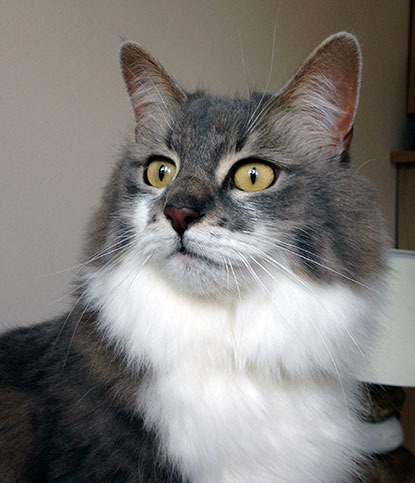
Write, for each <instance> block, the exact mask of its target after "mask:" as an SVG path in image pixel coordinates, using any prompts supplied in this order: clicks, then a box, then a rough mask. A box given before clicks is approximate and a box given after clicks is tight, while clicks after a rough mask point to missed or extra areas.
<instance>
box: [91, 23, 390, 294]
mask: <svg viewBox="0 0 415 483" xmlns="http://www.w3.org/2000/svg"><path fill="white" fill-rule="evenodd" d="M120 60H121V68H122V73H123V76H124V80H125V83H126V86H127V89H128V93H129V96H130V99H131V103H132V106H133V109H134V113H135V119H136V129H135V141H134V142H132V143H131V144H130V145H129V146H128V147H127V148H126V150H125V153H124V156H123V157H122V159H121V161H120V162H119V163H118V165H117V168H116V170H115V172H114V174H113V176H112V179H111V182H110V183H109V185H108V187H107V190H106V194H105V199H104V204H103V208H102V210H101V212H100V215H99V217H98V221H97V225H96V228H95V230H94V235H93V237H92V242H91V244H90V249H89V253H88V256H89V257H90V258H93V257H94V256H95V257H96V258H95V261H94V262H93V263H96V264H98V265H101V267H105V266H106V267H107V268H104V270H107V269H111V268H112V267H113V266H116V264H117V263H118V262H119V261H120V260H122V259H123V257H126V256H128V257H129V258H130V260H132V262H131V263H134V264H136V267H134V268H135V270H137V272H138V271H139V270H140V268H141V267H142V266H143V265H144V264H145V265H148V266H152V267H153V268H154V270H156V271H157V272H158V273H159V275H160V277H164V278H165V279H166V280H168V281H170V282H171V283H172V284H174V285H175V286H176V287H178V288H179V289H180V290H183V291H185V292H192V293H196V294H199V295H207V296H212V295H214V296H217V295H219V294H225V293H234V294H237V293H238V292H239V293H241V292H246V291H247V290H249V289H250V287H252V285H253V284H255V285H256V286H260V287H261V286H262V287H264V288H266V287H267V286H268V285H269V284H272V283H273V281H275V279H276V278H278V276H279V275H280V274H282V275H284V276H288V277H291V278H293V279H296V280H299V281H300V282H301V281H302V280H314V281H316V282H317V283H324V282H327V281H332V280H333V279H336V280H337V281H339V282H341V283H346V284H352V285H359V284H364V283H365V282H366V281H368V280H369V279H370V278H371V277H372V276H374V274H376V271H377V269H378V266H379V259H380V253H381V243H380V242H379V233H380V231H381V228H380V223H381V221H380V215H379V213H378V210H377V206H376V199H375V196H374V195H373V192H372V190H371V188H370V187H369V186H368V184H367V183H366V182H364V181H363V180H361V179H360V178H359V177H357V176H355V175H354V174H353V173H352V171H351V169H350V166H349V163H348V149H349V145H350V141H351V137H352V129H353V121H354V117H355V112H356V107H357V102H358V96H359V85H360V72H361V54H360V48H359V45H358V43H357V41H356V39H355V38H354V37H353V36H352V35H350V34H348V33H339V34H336V35H333V36H331V37H329V38H328V39H327V40H326V41H325V42H323V43H322V44H321V45H320V46H319V47H318V48H317V49H316V50H315V51H314V52H313V53H312V54H311V56H310V57H309V58H308V59H307V60H306V61H305V63H304V64H303V66H302V67H301V68H300V69H299V71H298V72H297V73H296V74H295V75H294V76H293V78H292V79H291V80H290V81H289V82H288V83H287V84H286V85H285V86H284V87H283V88H282V89H281V90H280V91H279V92H277V93H276V94H270V93H257V92H255V93H252V94H251V95H249V96H248V97H247V98H220V97H215V96H211V95H208V94H206V93H204V92H195V93H190V94H189V93H186V92H185V91H184V90H183V89H182V88H181V87H180V86H179V85H178V84H177V83H176V82H175V81H174V80H173V79H172V77H171V76H169V75H168V74H167V73H166V71H165V70H164V69H163V67H162V66H161V65H160V64H159V63H158V62H157V61H156V60H154V59H153V58H152V57H151V56H150V55H149V54H148V53H147V52H146V51H145V50H143V49H142V48H141V47H140V46H139V45H138V44H136V43H133V42H125V43H124V44H123V45H122V47H121V52H120ZM99 252H100V253H99ZM97 253H98V255H96V254H97ZM105 264H107V265H105Z"/></svg>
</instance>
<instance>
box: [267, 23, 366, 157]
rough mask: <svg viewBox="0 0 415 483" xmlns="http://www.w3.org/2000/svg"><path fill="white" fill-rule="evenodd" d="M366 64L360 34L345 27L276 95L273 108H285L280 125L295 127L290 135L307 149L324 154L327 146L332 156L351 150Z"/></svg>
mask: <svg viewBox="0 0 415 483" xmlns="http://www.w3.org/2000/svg"><path fill="white" fill-rule="evenodd" d="M361 67H362V60H361V51H360V46H359V43H358V41H357V39H356V38H355V37H354V36H353V35H352V34H349V33H347V32H339V33H337V34H335V35H332V36H330V37H328V38H327V39H326V40H325V41H324V42H323V43H322V44H320V45H319V46H318V47H317V49H316V50H314V52H312V54H311V55H310V56H309V57H308V58H307V60H306V61H305V62H304V64H303V65H302V67H301V68H300V69H299V70H298V72H297V73H296V74H295V75H294V77H293V78H292V79H291V80H290V81H289V82H288V83H287V84H286V86H285V87H283V89H282V90H281V91H280V92H279V93H278V94H277V95H276V97H275V101H274V106H275V109H272V111H274V112H278V111H279V113H280V114H279V115H277V120H278V121H280V122H278V127H282V128H283V130H287V129H288V128H290V130H291V131H292V132H291V133H288V132H287V134H288V135H289V137H290V134H291V137H294V139H293V141H295V142H296V147H297V148H299V149H300V151H303V152H304V154H311V153H312V152H313V151H314V152H315V151H316V150H317V151H318V152H319V154H320V156H321V151H322V150H323V151H324V150H326V151H327V153H326V154H327V155H328V156H329V157H332V156H333V154H335V155H338V154H341V153H342V152H344V151H345V150H347V149H348V147H349V144H350V140H351V133H352V127H353V121H354V118H355V114H356V109H357V104H358V99H359V88H360V77H361ZM281 117H283V118H284V120H283V119H281ZM283 124H285V128H284V127H283V126H282V125H283ZM294 131H296V134H295V133H294ZM298 137H300V138H301V139H298ZM302 148H303V149H302Z"/></svg>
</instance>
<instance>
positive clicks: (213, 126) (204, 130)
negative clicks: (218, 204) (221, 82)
mask: <svg viewBox="0 0 415 483" xmlns="http://www.w3.org/2000/svg"><path fill="white" fill-rule="evenodd" d="M257 103H258V101H257V100H256V99H255V98H245V99H244V98H216V97H212V96H207V95H203V94H196V95H193V96H191V97H190V98H189V99H188V101H187V102H186V103H185V104H184V105H183V106H182V109H181V112H180V113H179V115H178V116H177V118H176V119H175V122H174V123H173V126H172V129H171V132H170V135H169V139H168V143H169V148H170V149H172V150H174V151H175V152H176V153H177V154H178V156H179V158H180V160H181V162H182V163H183V164H184V165H187V166H189V167H190V166H191V165H193V164H195V165H198V166H199V167H200V166H201V165H203V166H204V167H205V168H207V169H208V168H209V167H211V168H214V167H215V166H216V165H217V163H218V162H219V160H220V159H221V158H223V157H224V156H225V155H226V154H228V153H231V152H237V151H238V150H240V149H241V148H242V146H243V144H244V142H245V138H246V134H247V126H248V122H249V118H250V116H251V115H252V113H253V112H254V110H255V106H256V105H257Z"/></svg>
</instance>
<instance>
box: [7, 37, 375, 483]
mask: <svg viewBox="0 0 415 483" xmlns="http://www.w3.org/2000/svg"><path fill="white" fill-rule="evenodd" d="M121 63H122V68H123V73H124V78H125V81H126V83H127V87H128V90H129V93H130V96H131V99H132V103H133V107H134V110H135V113H136V119H137V129H136V141H135V142H134V143H131V145H129V147H128V148H127V149H126V150H125V152H124V155H123V157H122V159H121V161H120V162H119V163H118V165H117V167H116V169H115V170H114V173H113V176H112V178H111V181H110V183H109V185H108V187H107V189H106V191H105V196H104V200H103V203H102V206H101V209H100V210H99V212H98V213H97V215H96V216H95V218H94V223H93V228H92V229H91V237H90V241H89V244H88V247H87V250H86V259H85V261H86V263H85V265H84V266H83V268H82V270H81V273H80V276H79V282H78V285H77V299H76V302H75V304H74V308H73V310H72V311H71V312H70V313H69V314H68V315H67V316H65V317H63V318H62V319H60V320H58V321H55V322H50V323H47V324H43V325H40V326H38V327H33V328H30V329H21V330H18V331H15V332H12V333H10V334H8V335H6V336H4V337H3V338H2V339H1V340H0V377H1V379H2V380H3V382H2V386H1V398H2V399H0V411H2V412H3V414H4V415H3V416H0V418H1V419H0V446H1V445H3V447H4V448H5V449H3V448H2V450H1V451H2V452H1V453H0V455H1V456H0V470H1V471H2V474H4V475H7V479H6V481H65V482H66V481H88V482H95V481H97V482H98V481H100V482H101V481H125V482H127V481H148V482H150V481H154V482H166V481H190V482H195V483H216V482H217V483H236V482H240V483H248V482H259V483H262V482H263V483H265V482H267V483H268V482H296V483H301V482H316V483H317V482H327V483H334V482H340V481H350V479H351V478H352V475H353V474H354V473H356V472H357V468H358V464H359V461H360V460H361V459H362V456H363V455H364V453H365V441H364V435H363V432H362V430H361V423H360V421H359V415H358V411H359V394H358V384H357V382H356V380H355V377H356V373H357V371H358V370H359V368H360V367H361V364H362V362H363V361H364V351H365V350H366V348H367V345H368V344H369V342H370V340H371V336H372V332H373V318H374V317H375V312H376V308H377V305H378V302H379V297H380V295H379V290H380V288H381V281H382V278H383V270H384V268H383V258H382V257H383V248H384V241H383V232H382V221H381V216H380V214H379V211H378V208H377V201H376V196H375V195H374V194H373V191H372V189H371V188H370V186H369V184H368V183H367V182H365V181H363V180H361V179H360V178H359V177H357V176H355V175H354V174H353V173H352V172H351V170H350V167H349V165H348V163H347V149H348V146H349V143H350V137H351V127H352V123H353V118H354V112H355V107H356V102H357V97H358V83H359V71H360V57H359V50H358V46H357V44H356V41H355V40H354V38H353V37H352V36H350V35H348V34H338V35H337V36H334V37H332V38H330V39H329V40H328V41H326V43H324V44H322V46H321V47H320V49H319V50H318V51H317V52H316V53H315V54H314V55H313V56H312V57H310V59H309V60H308V61H307V63H306V64H305V66H304V67H303V68H302V70H300V71H299V73H298V74H297V75H296V76H295V77H294V79H293V80H292V81H291V83H290V84H288V85H287V86H286V87H285V88H284V89H283V90H282V91H281V93H279V94H278V95H276V96H275V97H274V96H271V95H268V94H267V95H261V94H254V95H252V96H251V97H250V98H249V99H220V98H215V97H211V96H208V95H206V94H204V93H195V94H192V95H189V94H186V93H184V92H183V91H181V89H180V88H179V87H178V86H177V85H176V84H175V83H174V81H173V80H172V79H171V78H170V77H169V76H168V75H167V74H166V73H165V72H164V70H163V69H162V68H161V67H160V66H159V65H158V64H157V63H156V62H155V61H154V60H153V59H152V58H151V57H149V56H148V54H146V53H144V52H143V51H142V50H141V49H140V48H139V47H137V46H136V44H132V43H127V44H125V45H124V47H123V50H122V53H121ZM317 81H318V82H317ZM154 173H155V174H154ZM255 183H256V184H255ZM261 183H263V185H262V184H261ZM258 187H259V188H258ZM253 188H255V189H253ZM7 441H9V443H7ZM19 472H20V473H19Z"/></svg>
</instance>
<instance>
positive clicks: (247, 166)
mask: <svg viewBox="0 0 415 483" xmlns="http://www.w3.org/2000/svg"><path fill="white" fill-rule="evenodd" d="M275 178H276V175H275V170H274V169H273V168H272V167H271V166H270V165H269V164H266V163H263V162H261V161H258V162H256V161H249V162H246V163H244V164H241V165H240V166H238V168H237V169H236V171H235V172H234V174H233V182H234V184H235V186H236V187H237V188H239V189H240V190H243V191H262V190H265V189H267V188H269V187H270V186H271V185H272V184H273V183H274V181H275Z"/></svg>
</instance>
